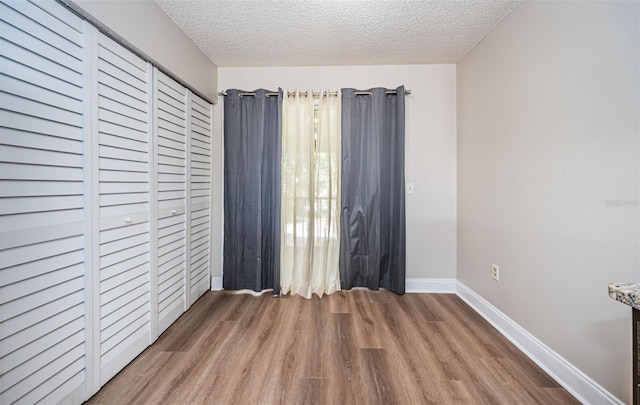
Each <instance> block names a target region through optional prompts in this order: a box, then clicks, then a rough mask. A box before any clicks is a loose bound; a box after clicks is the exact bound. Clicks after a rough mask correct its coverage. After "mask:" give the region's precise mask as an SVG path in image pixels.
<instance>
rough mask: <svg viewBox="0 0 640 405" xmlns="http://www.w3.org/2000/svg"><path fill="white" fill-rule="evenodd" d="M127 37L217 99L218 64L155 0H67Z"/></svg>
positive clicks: (153, 59)
mask: <svg viewBox="0 0 640 405" xmlns="http://www.w3.org/2000/svg"><path fill="white" fill-rule="evenodd" d="M64 1H65V2H67V3H70V5H71V6H72V8H76V9H77V8H78V7H79V8H80V9H81V11H80V12H81V14H89V16H90V17H91V18H92V19H95V20H97V21H98V22H99V23H100V24H101V25H104V26H105V27H107V28H108V29H109V30H110V31H112V32H113V33H115V34H116V35H118V36H119V37H121V38H122V39H124V40H125V41H126V42H128V44H129V45H131V46H132V47H133V48H134V49H136V50H137V51H139V52H141V53H143V54H144V55H146V56H147V57H148V58H150V59H151V60H152V61H153V62H154V63H155V64H156V65H158V66H160V67H162V68H163V69H165V70H166V71H168V72H170V73H171V74H173V75H174V76H175V77H176V78H178V79H180V80H181V81H183V82H184V83H185V84H187V85H188V86H189V87H191V88H192V89H194V90H196V91H197V92H199V93H201V95H203V96H205V97H206V98H208V99H209V101H211V102H216V101H217V91H218V88H217V83H218V72H217V67H216V65H214V64H213V62H211V60H210V59H209V58H208V57H207V56H206V55H205V54H204V53H202V51H200V49H199V48H198V47H197V46H196V44H194V43H193V41H191V39H189V38H188V37H187V36H186V34H185V33H184V32H182V30H181V29H180V28H179V27H178V26H177V25H175V24H174V23H173V21H171V19H169V17H168V16H167V15H166V14H165V13H164V11H162V9H161V8H160V6H158V5H157V4H156V3H155V2H154V1H152V0H73V1H71V0H64Z"/></svg>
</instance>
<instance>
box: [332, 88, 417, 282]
mask: <svg viewBox="0 0 640 405" xmlns="http://www.w3.org/2000/svg"><path fill="white" fill-rule="evenodd" d="M385 90H387V89H384V88H374V89H369V90H366V91H367V92H371V93H372V94H371V96H367V95H364V96H362V95H358V96H356V95H355V94H354V93H355V92H356V91H358V90H355V89H342V225H341V227H342V232H341V248H340V249H341V250H340V280H341V286H342V288H343V289H350V288H352V287H367V288H369V289H371V290H378V289H379V288H385V289H388V290H391V291H393V292H395V293H398V294H403V293H404V292H405V273H406V271H405V260H406V259H405V255H406V240H405V229H406V225H405V191H404V184H405V179H404V132H405V105H404V102H405V97H404V87H403V86H401V87H398V88H397V89H396V90H397V95H396V94H385Z"/></svg>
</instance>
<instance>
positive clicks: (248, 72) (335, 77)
mask: <svg viewBox="0 0 640 405" xmlns="http://www.w3.org/2000/svg"><path fill="white" fill-rule="evenodd" d="M218 74H219V76H218V81H219V84H220V89H229V88H239V89H243V90H253V89H256V88H268V89H277V88H278V86H280V87H283V88H285V89H287V90H295V89H309V88H310V89H314V90H321V89H330V90H337V89H340V88H343V87H355V88H361V89H366V88H369V87H377V86H382V87H390V88H395V87H397V86H399V85H402V84H404V85H405V86H406V88H407V89H410V90H412V94H411V95H409V96H407V97H406V120H407V121H406V161H405V163H406V165H405V167H406V171H405V174H406V180H407V182H413V183H414V186H415V193H414V194H412V195H407V198H406V203H407V277H425V278H455V267H456V263H455V260H456V254H455V245H456V183H455V182H456V163H455V159H456V145H455V144H456V121H455V108H456V105H455V91H456V90H455V80H456V67H455V65H408V66H407V65H405V66H348V67H344V66H342V67H299V68H296V67H292V68H284V67H270V68H219V69H218ZM222 106H223V103H222V102H221V103H219V104H218V105H217V106H216V107H215V108H214V114H215V116H214V122H215V129H214V165H215V167H214V173H215V174H216V176H215V179H214V188H215V189H216V190H217V191H218V194H217V196H216V197H215V198H214V212H219V213H222V212H223V210H222V192H221V190H222V128H223V123H222ZM216 220H218V221H220V220H221V218H220V219H216ZM213 229H219V230H220V234H219V235H217V240H216V241H215V242H214V244H215V245H216V246H218V249H215V250H216V251H214V252H213V256H212V260H213V275H214V277H215V276H219V275H220V268H221V266H222V257H221V255H220V249H221V247H222V223H221V222H220V223H219V224H214V228H213Z"/></svg>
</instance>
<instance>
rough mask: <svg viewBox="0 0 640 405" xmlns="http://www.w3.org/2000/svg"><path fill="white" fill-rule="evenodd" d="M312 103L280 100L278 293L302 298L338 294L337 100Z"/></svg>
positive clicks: (300, 98)
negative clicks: (279, 285)
mask: <svg viewBox="0 0 640 405" xmlns="http://www.w3.org/2000/svg"><path fill="white" fill-rule="evenodd" d="M284 94H287V93H286V92H285V93H284ZM307 94H312V91H311V90H310V91H309V92H308V93H307ZM316 100H317V105H316V104H315V103H314V98H313V97H308V96H304V95H301V94H300V93H299V92H296V93H295V96H289V97H284V99H283V102H282V174H281V204H282V205H281V207H282V212H281V235H282V239H281V255H280V258H281V259H280V260H281V262H280V263H281V264H280V268H281V270H280V271H281V291H282V293H283V294H287V293H291V294H297V295H301V296H303V297H305V298H311V295H312V294H316V295H318V296H319V297H322V296H323V294H331V293H333V292H335V291H337V290H340V275H339V269H338V265H339V248H340V239H339V235H340V231H339V226H340V219H339V218H340V216H339V212H340V209H339V204H340V196H339V194H340V146H341V144H340V142H341V141H340V134H341V126H340V114H341V111H340V102H341V100H340V97H339V96H338V97H336V96H330V95H328V94H323V95H322V96H321V97H320V98H319V99H316Z"/></svg>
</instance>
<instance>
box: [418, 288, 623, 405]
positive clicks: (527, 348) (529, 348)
mask: <svg viewBox="0 0 640 405" xmlns="http://www.w3.org/2000/svg"><path fill="white" fill-rule="evenodd" d="M407 281H408V280H407ZM457 294H458V296H459V297H460V298H462V300H464V301H465V302H466V303H467V304H469V306H471V307H472V308H473V309H474V310H475V311H476V312H477V313H478V314H480V315H481V316H482V317H483V318H484V319H486V320H487V321H488V322H489V323H490V324H491V325H493V326H494V327H495V328H496V329H497V330H498V331H499V332H500V333H501V334H502V335H504V336H505V337H506V338H507V339H509V340H510V341H511V343H513V344H514V345H516V346H517V347H518V349H520V350H521V351H522V352H523V353H524V354H525V355H527V357H529V358H530V359H531V360H533V361H534V362H535V363H536V364H537V365H538V366H540V368H542V369H543V370H544V371H545V372H547V374H549V375H550V376H551V377H552V378H553V379H554V380H556V381H557V382H558V384H560V385H562V386H563V387H564V388H565V389H566V390H567V391H569V392H570V393H571V394H572V395H573V396H574V397H576V398H577V399H578V400H579V401H580V402H582V403H583V404H616V405H624V402H622V401H620V400H619V399H618V398H616V397H615V396H614V395H613V394H611V393H610V392H608V391H607V390H605V389H604V388H603V387H602V386H600V385H599V384H598V383H596V382H595V381H593V380H592V379H591V378H589V377H588V376H586V375H585V374H584V373H583V372H582V371H580V370H579V369H577V368H576V367H575V366H574V365H573V364H571V363H569V362H568V361H567V360H566V359H564V358H563V357H561V356H560V355H559V354H558V353H556V352H554V351H553V350H551V348H549V347H547V346H546V345H545V344H544V343H542V342H541V341H539V340H538V339H537V338H536V337H535V336H533V335H532V334H530V333H529V332H527V331H526V330H525V329H524V328H522V327H521V326H520V325H518V324H517V323H516V322H514V321H513V320H511V318H509V317H508V316H506V315H505V314H503V313H502V312H501V311H500V310H498V308H496V307H494V306H493V305H491V303H489V302H488V301H486V300H485V299H484V298H482V297H481V296H480V295H478V294H477V293H476V292H475V291H473V290H471V289H470V288H469V287H467V286H466V285H464V284H463V283H461V282H460V281H457Z"/></svg>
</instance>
